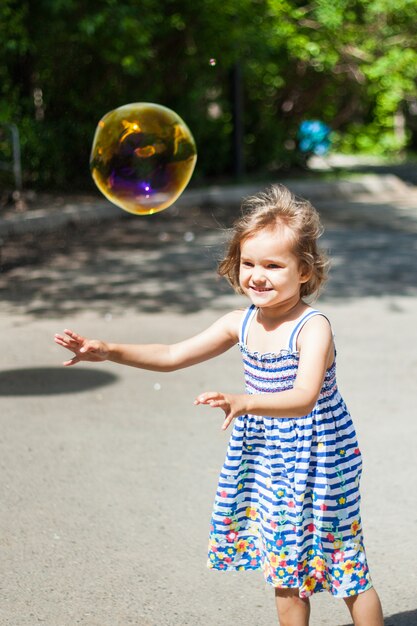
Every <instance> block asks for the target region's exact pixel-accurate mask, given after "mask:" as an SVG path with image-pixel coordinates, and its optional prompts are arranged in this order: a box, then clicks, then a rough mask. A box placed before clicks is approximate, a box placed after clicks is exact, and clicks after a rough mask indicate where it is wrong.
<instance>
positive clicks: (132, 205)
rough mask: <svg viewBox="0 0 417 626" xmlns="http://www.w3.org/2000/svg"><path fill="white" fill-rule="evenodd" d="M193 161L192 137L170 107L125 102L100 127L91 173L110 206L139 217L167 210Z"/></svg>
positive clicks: (94, 143)
mask: <svg viewBox="0 0 417 626" xmlns="http://www.w3.org/2000/svg"><path fill="white" fill-rule="evenodd" d="M196 160H197V150H196V145H195V142H194V138H193V136H192V134H191V132H190V130H189V128H188V126H187V125H186V124H185V123H184V121H183V120H182V119H181V118H180V116H179V115H177V114H176V113H175V112H174V111H171V109H168V108H166V107H164V106H161V105H159V104H151V103H149V102H135V103H132V104H126V105H124V106H121V107H119V108H117V109H114V110H113V111H110V112H109V113H107V114H106V115H105V116H104V117H103V118H102V119H101V120H100V121H99V123H98V126H97V129H96V133H95V135H94V140H93V146H92V149H91V157H90V167H91V173H92V176H93V179H94V182H95V183H96V185H97V187H98V188H99V189H100V191H101V192H102V193H103V194H104V195H105V196H106V198H108V199H109V200H110V201H111V202H113V203H114V204H116V205H117V206H119V207H121V208H122V209H124V210H125V211H129V212H130V213H135V214H137V215H150V214H152V213H157V212H158V211H162V210H163V209H166V208H167V207H169V206H170V205H171V204H172V203H173V202H175V200H176V199H177V198H178V197H179V196H180V195H181V193H182V192H183V191H184V189H185V187H186V186H187V184H188V182H189V180H190V178H191V176H192V173H193V170H194V166H195V163H196Z"/></svg>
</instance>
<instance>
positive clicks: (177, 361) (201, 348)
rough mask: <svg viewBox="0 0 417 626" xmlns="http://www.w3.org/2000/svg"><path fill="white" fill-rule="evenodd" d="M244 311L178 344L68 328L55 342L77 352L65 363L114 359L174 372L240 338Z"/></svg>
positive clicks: (229, 315) (205, 357)
mask: <svg viewBox="0 0 417 626" xmlns="http://www.w3.org/2000/svg"><path fill="white" fill-rule="evenodd" d="M241 317H242V311H233V312H232V313H228V314H227V315H224V316H223V317H221V318H220V319H218V320H217V321H216V322H214V324H212V325H211V326H210V327H209V328H207V329H206V330H205V331H203V332H202V333H199V334H198V335H195V336H194V337H191V338H190V339H186V340H185V341H181V342H179V343H175V344H171V345H168V344H143V345H136V344H120V343H107V342H104V341H99V340H96V339H87V338H86V337H82V336H81V335H78V334H77V333H75V332H74V331H72V330H68V329H66V330H65V331H64V334H63V335H60V334H56V335H55V338H54V339H55V343H57V344H58V345H60V346H62V347H64V348H67V350H70V351H71V352H73V353H74V356H73V357H72V358H71V359H70V360H68V361H65V362H64V365H65V366H69V365H75V364H76V363H78V362H79V361H93V362H100V361H113V362H114V363H120V364H122V365H131V366H133V367H140V368H142V369H147V370H153V371H158V372H171V371H174V370H177V369H180V368H183V367H188V366H190V365H194V364H195V363H200V362H201V361H206V360H207V359H211V358H213V357H215V356H217V355H219V354H221V353H222V352H225V351H226V350H228V349H229V348H231V347H232V346H233V345H234V344H235V343H237V341H238V336H239V324H240V320H241Z"/></svg>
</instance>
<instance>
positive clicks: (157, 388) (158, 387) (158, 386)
mask: <svg viewBox="0 0 417 626" xmlns="http://www.w3.org/2000/svg"><path fill="white" fill-rule="evenodd" d="M153 388H154V389H155V391H159V390H160V389H161V385H160V384H159V383H155V384H154V386H153Z"/></svg>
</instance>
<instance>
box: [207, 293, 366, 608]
mask: <svg viewBox="0 0 417 626" xmlns="http://www.w3.org/2000/svg"><path fill="white" fill-rule="evenodd" d="M256 313H257V309H256V308H255V307H254V306H253V305H252V306H251V307H249V309H247V311H246V312H245V313H244V315H243V318H242V325H241V335H240V343H239V347H240V350H241V352H242V356H243V363H244V370H245V380H246V392H247V393H250V394H253V393H276V392H280V391H283V390H285V389H291V387H292V386H293V384H294V381H295V377H296V374H297V367H298V359H299V356H298V353H297V351H296V344H297V337H298V333H299V332H300V330H301V328H302V327H303V326H304V324H305V323H306V322H307V321H308V320H309V319H311V317H313V316H314V315H322V314H321V313H320V312H319V311H316V310H314V309H309V310H308V312H307V313H306V314H304V315H303V316H302V317H301V318H300V319H299V320H297V321H296V322H295V323H294V328H293V331H292V333H291V336H290V339H289V344H288V346H287V349H286V350H283V351H281V352H280V354H273V353H268V354H259V353H256V352H250V351H249V350H248V348H247V346H246V337H247V333H248V329H249V325H250V322H251V321H252V319H253V318H254V316H255V315H256ZM361 468H362V462H361V454H360V451H359V448H358V443H357V440H356V433H355V429H354V426H353V423H352V419H351V417H350V415H349V412H348V410H347V408H346V405H345V403H344V401H343V399H342V397H341V395H340V393H339V391H338V388H337V385H336V377H335V364H333V365H332V366H331V367H330V368H329V369H328V370H327V371H326V374H325V379H324V382H323V386H322V389H321V391H320V395H319V398H318V400H317V403H316V406H315V407H314V409H313V410H312V411H311V413H309V414H308V415H306V416H304V417H298V418H271V417H259V416H255V415H243V416H241V417H238V418H237V419H236V420H235V421H234V427H233V432H232V434H231V438H230V442H229V446H228V450H227V455H226V459H225V462H224V465H223V468H222V470H221V473H220V478H219V484H218V489H217V493H216V498H215V502H214V508H213V515H212V520H211V526H210V542H209V555H208V566H209V567H210V568H212V569H217V570H259V569H262V571H263V573H264V576H265V579H266V582H267V583H269V584H271V585H272V586H274V587H280V588H298V589H299V595H300V597H308V596H310V595H312V594H313V593H315V592H318V591H323V590H325V589H326V590H328V591H330V592H331V593H332V594H333V595H334V596H338V597H347V596H350V595H356V594H357V593H360V592H362V591H365V590H366V589H368V588H370V587H371V586H372V583H371V580H370V576H369V571H368V566H367V562H366V556H365V550H364V545H363V540H362V527H361V519H360V512H359V502H360V496H359V479H360V475H361Z"/></svg>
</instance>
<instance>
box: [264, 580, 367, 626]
mask: <svg viewBox="0 0 417 626" xmlns="http://www.w3.org/2000/svg"><path fill="white" fill-rule="evenodd" d="M275 603H276V606H277V612H278V620H279V623H280V626H308V621H309V617H310V602H309V600H308V598H300V597H299V595H298V589H277V588H276V589H275ZM369 626H370V625H369Z"/></svg>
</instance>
